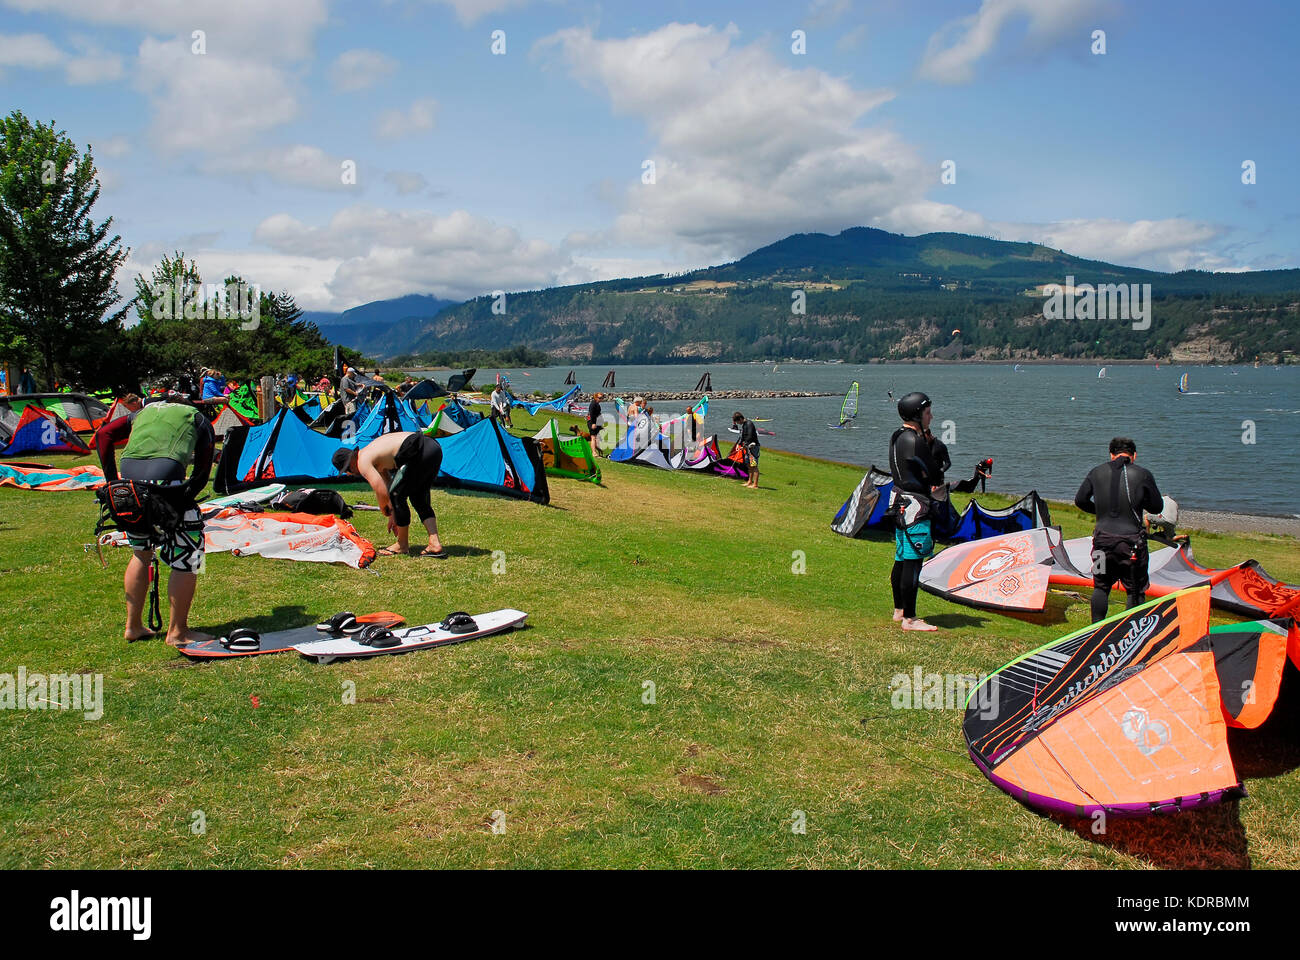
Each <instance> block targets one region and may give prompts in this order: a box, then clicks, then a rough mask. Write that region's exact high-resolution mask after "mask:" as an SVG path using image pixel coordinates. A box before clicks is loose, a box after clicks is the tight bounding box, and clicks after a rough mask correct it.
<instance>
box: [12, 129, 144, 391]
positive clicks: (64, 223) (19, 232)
mask: <svg viewBox="0 0 1300 960" xmlns="http://www.w3.org/2000/svg"><path fill="white" fill-rule="evenodd" d="M99 189H100V188H99V180H98V178H97V171H96V169H95V161H94V157H93V156H92V155H91V153H90V151H89V149H87V152H86V153H85V155H84V156H83V155H82V154H80V153H79V152H78V150H77V148H76V145H75V144H74V143H73V142H72V141H71V140H70V139H69V138H68V137H67V135H66V134H65V133H64V132H63V131H60V130H56V129H55V127H54V125H53V123H51V124H49V125H46V124H43V123H40V122H37V123H36V124H34V125H33V124H32V122H31V121H29V120H28V119H27V117H26V116H24V115H23V113H22V112H21V111H18V110H15V111H14V112H13V113H11V114H9V115H8V116H7V117H5V118H4V119H3V120H2V121H0V347H5V346H6V345H7V349H8V351H9V352H10V353H11V354H15V353H17V354H25V353H27V352H31V353H33V354H35V356H36V357H37V358H38V359H39V362H40V365H41V369H42V371H43V373H44V375H45V379H46V381H47V384H46V385H47V386H51V385H52V384H53V382H54V381H55V380H56V379H60V378H62V379H65V380H67V379H83V380H87V381H92V382H93V381H94V380H96V379H99V378H100V376H101V375H102V374H103V373H104V372H105V364H106V363H108V362H109V360H110V358H111V356H112V354H113V350H112V344H113V342H114V340H115V335H116V334H117V333H118V332H119V331H120V329H121V321H122V316H123V315H124V314H125V313H126V310H127V308H126V307H125V306H123V307H121V308H119V309H117V310H114V311H113V312H110V311H111V310H112V308H113V307H114V305H115V304H117V303H118V302H119V301H120V300H121V297H120V295H119V294H118V291H117V283H116V281H115V279H114V276H115V274H116V272H117V270H118V268H119V267H120V266H121V264H122V263H123V261H125V260H126V257H127V253H128V252H129V251H127V250H123V249H122V245H121V237H119V236H117V235H113V236H111V237H110V236H109V230H110V229H111V227H112V225H113V219H112V217H109V218H108V219H107V220H104V221H103V222H102V223H96V222H95V221H94V220H93V219H92V217H91V208H92V207H93V206H94V205H95V201H96V200H98V199H99ZM10 359H18V357H16V356H11V358H10Z"/></svg>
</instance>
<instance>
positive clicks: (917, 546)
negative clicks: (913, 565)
mask: <svg viewBox="0 0 1300 960" xmlns="http://www.w3.org/2000/svg"><path fill="white" fill-rule="evenodd" d="M932 553H934V536H933V535H932V534H931V532H930V519H929V517H927V518H926V519H924V520H918V521H916V523H914V524H912V525H911V526H910V527H908V528H907V529H906V530H903V529H895V530H894V559H895V560H896V561H897V560H924V559H926V558H927V557H929V556H930V554H932Z"/></svg>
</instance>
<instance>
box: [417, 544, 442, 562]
mask: <svg viewBox="0 0 1300 960" xmlns="http://www.w3.org/2000/svg"><path fill="white" fill-rule="evenodd" d="M416 556H417V557H428V558H430V559H433V560H445V559H447V557H448V556H450V554H448V553H447V548H446V547H443V548H442V549H441V550H439V551H438V552H437V553H430V552H429V551H428V550H421V551H420V552H419V553H417V554H416Z"/></svg>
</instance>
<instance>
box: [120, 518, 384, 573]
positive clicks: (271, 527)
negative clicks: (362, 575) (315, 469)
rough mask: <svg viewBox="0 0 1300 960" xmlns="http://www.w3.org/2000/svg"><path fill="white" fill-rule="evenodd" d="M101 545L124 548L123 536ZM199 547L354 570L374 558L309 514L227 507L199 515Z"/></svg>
mask: <svg viewBox="0 0 1300 960" xmlns="http://www.w3.org/2000/svg"><path fill="white" fill-rule="evenodd" d="M100 543H101V544H102V545H104V546H114V547H124V546H127V539H126V534H125V533H122V532H121V531H117V532H115V533H107V534H104V536H103V537H101V538H100ZM203 545H204V549H205V550H206V551H207V552H208V553H233V554H234V555H235V556H237V557H247V556H252V555H255V554H256V555H258V556H263V557H271V558H273V559H276V560H305V561H308V562H310V563H345V564H347V565H348V566H349V567H355V568H356V569H358V570H360V569H362V568H363V567H367V566H369V565H370V563H371V562H372V561H373V560H374V559H375V547H374V544H372V543H371V542H370V541H369V540H367V539H365V537H363V536H361V534H359V533H357V531H356V528H355V527H353V526H352V524H350V523H348V522H347V521H346V520H340V519H339V518H338V517H332V516H318V515H316V514H312V513H256V512H248V511H244V510H237V509H235V508H233V507H227V508H224V509H222V510H219V511H217V512H215V513H210V514H206V515H205V516H204V518H203Z"/></svg>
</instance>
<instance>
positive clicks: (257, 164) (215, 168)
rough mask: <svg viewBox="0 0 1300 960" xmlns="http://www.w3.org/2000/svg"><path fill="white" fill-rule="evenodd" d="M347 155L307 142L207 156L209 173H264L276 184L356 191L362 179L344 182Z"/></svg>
mask: <svg viewBox="0 0 1300 960" xmlns="http://www.w3.org/2000/svg"><path fill="white" fill-rule="evenodd" d="M347 159H348V158H346V157H335V156H331V155H330V154H328V153H326V152H325V151H324V150H322V149H320V148H319V147H314V146H310V145H307V144H289V145H284V146H259V147H257V148H255V149H254V148H249V149H244V150H237V151H216V152H214V153H212V154H209V155H207V156H205V157H204V160H203V163H202V168H203V169H204V170H205V171H207V172H209V173H218V174H242V175H248V176H265V177H266V178H268V179H269V180H271V181H272V182H274V183H281V184H284V185H286V186H292V187H309V188H311V189H314V190H338V191H355V190H356V189H357V188H358V187H359V186H360V185H361V181H362V177H361V176H360V175H358V176H357V178H356V179H357V183H355V184H353V183H345V182H344V179H343V173H344V167H343V164H344V162H345V160H347Z"/></svg>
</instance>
